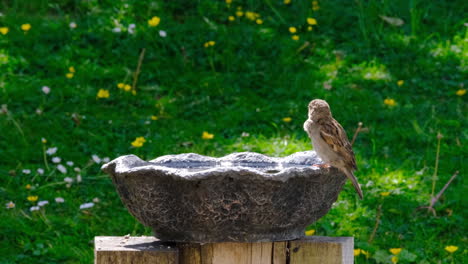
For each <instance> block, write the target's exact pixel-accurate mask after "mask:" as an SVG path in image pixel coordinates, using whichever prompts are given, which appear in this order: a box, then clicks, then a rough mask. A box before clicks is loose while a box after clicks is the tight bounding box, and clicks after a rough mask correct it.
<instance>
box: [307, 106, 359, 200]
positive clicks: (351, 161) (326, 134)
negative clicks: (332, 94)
mask: <svg viewBox="0 0 468 264" xmlns="http://www.w3.org/2000/svg"><path fill="white" fill-rule="evenodd" d="M304 130H305V131H306V132H307V134H308V135H309V137H310V139H311V140H312V146H313V147H314V150H315V152H316V153H317V155H318V156H319V157H320V159H322V161H323V162H325V163H326V164H329V165H331V166H333V167H336V168H337V169H339V170H340V171H342V172H343V173H344V174H345V175H346V177H348V179H350V180H351V182H352V183H353V186H354V189H356V192H357V193H358V195H359V198H361V199H362V197H363V195H362V190H361V187H360V186H359V183H358V181H357V179H356V177H355V176H354V174H353V172H354V171H355V170H357V166H356V159H355V158H354V152H353V149H352V148H351V144H350V143H349V140H348V137H347V136H346V132H345V131H344V129H343V127H342V126H341V125H340V124H339V123H338V121H336V120H335V119H334V118H333V117H332V114H331V111H330V106H329V105H328V103H327V102H326V101H324V100H321V99H315V100H312V101H311V102H310V103H309V113H308V119H307V120H306V121H305V122H304Z"/></svg>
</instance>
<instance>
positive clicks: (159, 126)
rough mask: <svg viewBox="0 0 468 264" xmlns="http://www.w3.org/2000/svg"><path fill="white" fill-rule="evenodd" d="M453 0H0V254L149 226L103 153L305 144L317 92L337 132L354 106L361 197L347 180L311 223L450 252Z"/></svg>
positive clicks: (457, 103) (420, 252) (367, 257)
mask: <svg viewBox="0 0 468 264" xmlns="http://www.w3.org/2000/svg"><path fill="white" fill-rule="evenodd" d="M467 7H468V4H467V3H466V1H422V0H413V1H403V0H396V1H388V0H380V1H377V0H368V1H363V0H362V1H361V0H355V1H345V0H329V1H297V0H291V1H288V0H286V1H284V0H276V1H271V0H263V1H253V0H252V1H241V0H232V1H229V0H228V1H208V0H203V1H202V0H200V1H188V0H186V1H136V0H134V1H123V0H118V1H97V0H86V1H85V0H69V1H45V0H36V1H24V0H23V1H21V0H16V1H15V0H3V1H1V2H0V100H1V101H0V104H1V110H0V129H1V132H2V133H1V140H0V160H1V162H0V200H1V202H2V203H3V205H4V206H3V208H2V209H1V210H0V232H1V234H2V235H1V236H0V255H1V256H2V257H1V258H0V263H91V262H92V261H93V244H92V240H93V238H94V236H98V235H126V234H131V235H149V234H151V230H150V229H148V228H145V227H143V226H142V225H141V224H139V223H138V222H137V221H136V220H134V218H133V217H132V216H131V215H130V214H129V213H128V212H127V211H126V209H125V208H124V206H123V205H122V203H121V202H120V199H119V197H118V195H117V194H116V192H115V189H114V187H113V186H112V183H111V181H110V179H109V177H108V176H107V175H104V174H103V173H102V172H101V171H100V166H101V165H102V164H103V163H104V162H106V161H107V160H108V159H113V158H116V157H118V156H120V155H124V154H130V153H133V154H136V155H138V156H140V157H141V158H142V159H153V158H155V157H158V156H161V155H166V154H174V153H184V152H196V153H199V154H204V155H212V156H223V155H226V154H229V153H231V152H235V151H255V152H260V153H264V154H267V155H271V156H285V155H289V154H291V153H294V152H297V151H305V150H310V149H311V148H312V147H311V144H310V140H309V138H308V137H307V135H306V133H305V132H304V131H303V129H302V124H303V122H304V121H305V119H306V117H307V104H308V102H309V101H310V100H312V99H315V98H321V99H325V100H327V101H328V102H329V104H330V106H331V109H332V111H333V113H334V117H335V118H336V119H337V120H338V121H339V122H340V123H341V124H342V125H343V127H344V128H345V130H346V131H347V132H348V137H349V138H350V139H351V138H352V137H353V135H354V133H355V131H356V129H357V127H358V123H359V122H362V124H363V125H362V131H361V133H359V135H358V136H357V139H356V142H355V144H354V151H355V153H356V158H357V163H358V167H359V170H358V171H357V172H356V176H357V177H358V179H359V181H360V183H361V185H362V189H363V192H364V196H365V198H364V200H362V201H360V200H358V198H357V196H356V195H355V193H354V190H353V188H352V186H351V184H349V183H348V184H347V185H346V188H345V189H344V191H343V192H342V193H341V194H340V197H339V198H338V201H337V202H336V203H335V205H334V207H333V209H332V210H331V211H330V213H329V214H328V215H327V216H325V217H324V218H322V219H321V220H319V221H318V222H317V223H314V224H313V225H311V226H310V227H309V228H308V229H309V234H311V233H314V234H316V235H326V236H354V237H355V248H356V250H355V255H356V256H355V262H356V263H463V262H465V259H467V257H466V256H467V254H466V253H467V250H466V247H465V245H466V241H467V238H466V233H467V232H466V231H467V230H466V225H465V224H464V219H465V218H466V216H467V210H466V206H464V205H466V203H467V199H466V193H467V188H466V184H465V181H464V174H465V173H466V158H467V148H466V147H464V146H465V144H466V140H467V136H468V133H467V129H466V125H467V119H466V116H467V105H466V103H465V101H466V96H467V95H466V86H467V85H468V83H467V76H468V74H467V70H468V68H467V67H468V64H467V58H468V31H467V22H468V21H467V16H466V12H465V11H466V10H467ZM143 51H144V52H143ZM138 65H140V69H139V70H140V71H139V74H138V78H137V79H136V78H135V76H136V75H135V73H136V72H137V71H138ZM438 133H440V136H439V138H438V137H437V135H438ZM143 139H144V140H143ZM438 145H439V155H438V156H437V155H436V154H437V149H438ZM436 163H437V166H436ZM456 171H459V174H458V176H457V177H456V178H455V180H454V181H453V182H452V183H451V185H450V186H449V187H448V188H447V190H446V191H445V192H444V193H443V195H442V196H441V198H440V199H439V200H438V201H437V203H436V204H435V206H434V209H435V211H434V213H435V214H436V215H434V214H433V213H432V212H429V211H428V210H425V209H418V208H419V207H420V206H428V205H429V201H430V199H431V197H432V196H433V195H435V194H437V193H438V192H439V191H440V189H441V188H442V187H443V186H444V185H445V184H446V183H447V181H448V180H449V179H450V178H451V176H452V175H453V174H454V173H455V172H456ZM464 194H465V195H464ZM62 200H63V202H62ZM44 201H47V202H48V203H46V202H44ZM90 203H92V204H90ZM86 204H87V206H86ZM83 205H85V206H83ZM80 207H81V209H80ZM83 207H88V208H83ZM312 230H313V231H312ZM447 246H454V247H448V248H447ZM390 249H402V250H401V251H400V252H399V253H397V252H398V250H390Z"/></svg>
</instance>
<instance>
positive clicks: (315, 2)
mask: <svg viewBox="0 0 468 264" xmlns="http://www.w3.org/2000/svg"><path fill="white" fill-rule="evenodd" d="M319 9H320V6H319V4H318V1H312V10H314V11H317V10H319Z"/></svg>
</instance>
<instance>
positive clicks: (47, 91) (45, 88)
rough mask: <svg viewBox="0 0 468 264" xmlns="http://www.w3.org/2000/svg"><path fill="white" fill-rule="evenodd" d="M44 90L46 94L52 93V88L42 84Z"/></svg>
mask: <svg viewBox="0 0 468 264" xmlns="http://www.w3.org/2000/svg"><path fill="white" fill-rule="evenodd" d="M42 92H43V93H45V94H49V93H50V88H49V87H48V86H42Z"/></svg>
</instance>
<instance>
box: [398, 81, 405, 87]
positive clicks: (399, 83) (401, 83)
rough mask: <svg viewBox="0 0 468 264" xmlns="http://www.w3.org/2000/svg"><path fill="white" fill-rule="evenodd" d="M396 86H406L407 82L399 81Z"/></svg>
mask: <svg viewBox="0 0 468 264" xmlns="http://www.w3.org/2000/svg"><path fill="white" fill-rule="evenodd" d="M396 84H397V85H398V86H402V85H403V84H405V81H403V80H398V81H397V82H396Z"/></svg>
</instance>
